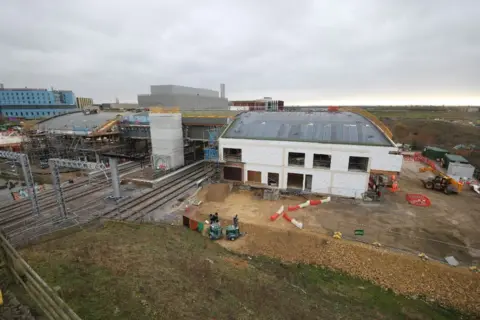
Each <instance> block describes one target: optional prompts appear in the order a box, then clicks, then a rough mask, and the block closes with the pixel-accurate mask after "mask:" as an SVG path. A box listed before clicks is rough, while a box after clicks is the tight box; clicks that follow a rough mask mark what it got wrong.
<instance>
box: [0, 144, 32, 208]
mask: <svg viewBox="0 0 480 320" xmlns="http://www.w3.org/2000/svg"><path fill="white" fill-rule="evenodd" d="M0 158H5V159H10V160H14V161H18V162H20V164H21V166H22V171H23V178H24V179H25V185H26V187H27V191H28V196H29V197H30V201H32V212H33V214H35V215H38V214H40V209H39V207H38V199H37V190H35V181H34V180H33V175H32V169H31V168H30V162H29V161H28V156H27V155H26V154H24V153H17V152H10V151H0Z"/></svg>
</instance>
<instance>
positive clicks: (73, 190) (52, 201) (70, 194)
mask: <svg viewBox="0 0 480 320" xmlns="http://www.w3.org/2000/svg"><path fill="white" fill-rule="evenodd" d="M137 166H138V164H136V163H131V164H129V165H127V166H124V167H123V168H121V169H120V168H119V172H121V173H125V172H128V171H131V170H132V169H134V168H136V167H137ZM102 174H103V173H102ZM85 182H86V181H83V182H77V183H76V184H75V185H69V186H67V187H68V188H67V187H65V188H62V189H63V191H64V192H65V193H64V197H65V202H66V203H68V202H71V201H74V200H76V199H79V198H82V197H85V196H88V195H89V194H92V193H95V192H98V191H101V190H103V189H105V187H106V186H107V185H108V181H102V182H100V183H98V184H96V185H93V186H92V185H88V184H86V183H85ZM88 186H89V187H90V188H89V189H86V190H81V189H82V188H85V187H88ZM49 191H51V192H50V193H49V194H43V197H41V198H40V199H39V207H40V210H41V211H46V210H50V209H52V208H55V207H56V206H57V199H56V196H55V192H54V191H53V190H49ZM43 217H45V216H43ZM29 218H33V219H34V220H36V218H35V217H33V216H32V212H31V202H30V200H29V199H26V200H22V201H21V202H15V203H13V204H11V205H10V206H6V207H3V208H2V209H1V210H0V226H1V227H2V228H3V229H5V230H14V229H16V227H21V226H22V225H24V223H25V221H26V220H27V219H29ZM38 218H41V217H38Z"/></svg>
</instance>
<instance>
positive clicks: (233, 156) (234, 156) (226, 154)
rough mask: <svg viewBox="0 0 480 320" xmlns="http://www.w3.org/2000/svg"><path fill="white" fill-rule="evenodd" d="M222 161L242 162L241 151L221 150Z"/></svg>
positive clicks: (233, 149)
mask: <svg viewBox="0 0 480 320" xmlns="http://www.w3.org/2000/svg"><path fill="white" fill-rule="evenodd" d="M223 160H224V161H242V149H235V148H223Z"/></svg>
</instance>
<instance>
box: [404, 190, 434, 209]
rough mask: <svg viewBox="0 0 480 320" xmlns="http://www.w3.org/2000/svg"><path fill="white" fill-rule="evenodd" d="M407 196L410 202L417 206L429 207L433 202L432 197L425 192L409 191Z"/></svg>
mask: <svg viewBox="0 0 480 320" xmlns="http://www.w3.org/2000/svg"><path fill="white" fill-rule="evenodd" d="M405 198H406V200H407V201H408V203H410V204H411V205H414V206H417V207H429V206H430V205H431V204H432V202H431V201H430V199H428V198H427V197H426V196H424V195H423V194H414V193H407V195H406V197H405Z"/></svg>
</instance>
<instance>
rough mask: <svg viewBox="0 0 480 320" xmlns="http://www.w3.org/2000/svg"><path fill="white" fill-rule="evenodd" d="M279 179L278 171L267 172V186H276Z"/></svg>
mask: <svg viewBox="0 0 480 320" xmlns="http://www.w3.org/2000/svg"><path fill="white" fill-rule="evenodd" d="M279 180H280V177H279V174H278V173H274V172H269V173H268V185H269V186H272V187H278V186H279V184H278V182H279Z"/></svg>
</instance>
